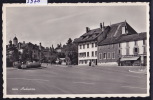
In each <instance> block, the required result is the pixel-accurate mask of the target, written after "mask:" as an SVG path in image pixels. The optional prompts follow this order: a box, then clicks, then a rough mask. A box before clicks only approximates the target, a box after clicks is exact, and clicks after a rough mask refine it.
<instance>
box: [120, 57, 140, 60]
mask: <svg viewBox="0 0 153 100" xmlns="http://www.w3.org/2000/svg"><path fill="white" fill-rule="evenodd" d="M138 59H139V57H124V58H121V60H120V61H131V60H138Z"/></svg>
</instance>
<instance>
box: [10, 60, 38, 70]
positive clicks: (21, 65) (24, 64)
mask: <svg viewBox="0 0 153 100" xmlns="http://www.w3.org/2000/svg"><path fill="white" fill-rule="evenodd" d="M13 67H15V68H18V69H26V68H37V67H41V63H40V62H35V61H33V62H30V61H26V62H14V63H13Z"/></svg>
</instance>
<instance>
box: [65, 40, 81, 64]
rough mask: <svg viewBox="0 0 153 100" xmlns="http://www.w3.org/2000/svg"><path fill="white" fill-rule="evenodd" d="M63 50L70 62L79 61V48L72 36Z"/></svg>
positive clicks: (75, 62)
mask: <svg viewBox="0 0 153 100" xmlns="http://www.w3.org/2000/svg"><path fill="white" fill-rule="evenodd" d="M63 52H64V53H65V56H66V58H67V59H68V60H67V61H68V64H77V63H78V48H77V45H76V44H75V43H73V42H72V39H71V38H69V39H68V41H67V45H64V46H63Z"/></svg>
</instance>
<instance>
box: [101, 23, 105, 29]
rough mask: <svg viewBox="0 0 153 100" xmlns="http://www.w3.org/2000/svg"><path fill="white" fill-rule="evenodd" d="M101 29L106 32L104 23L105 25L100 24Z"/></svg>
mask: <svg viewBox="0 0 153 100" xmlns="http://www.w3.org/2000/svg"><path fill="white" fill-rule="evenodd" d="M100 28H101V30H102V31H104V29H105V27H104V22H103V23H100Z"/></svg>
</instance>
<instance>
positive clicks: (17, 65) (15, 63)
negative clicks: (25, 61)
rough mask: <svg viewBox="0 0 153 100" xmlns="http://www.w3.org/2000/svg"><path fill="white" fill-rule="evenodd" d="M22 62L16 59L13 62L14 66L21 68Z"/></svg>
mask: <svg viewBox="0 0 153 100" xmlns="http://www.w3.org/2000/svg"><path fill="white" fill-rule="evenodd" d="M21 65H22V64H21V62H19V61H15V62H13V67H15V68H21Z"/></svg>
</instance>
